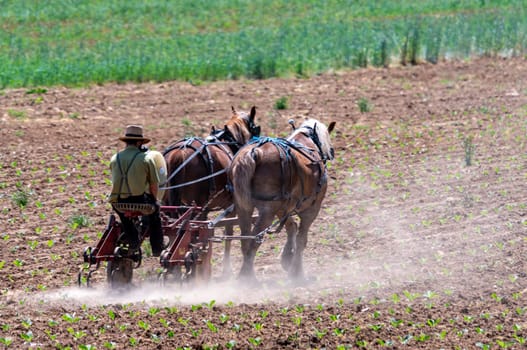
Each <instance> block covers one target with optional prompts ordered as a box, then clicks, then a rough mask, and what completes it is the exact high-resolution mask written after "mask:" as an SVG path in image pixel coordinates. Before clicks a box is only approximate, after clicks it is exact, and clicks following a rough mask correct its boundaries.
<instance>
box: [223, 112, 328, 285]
mask: <svg viewBox="0 0 527 350" xmlns="http://www.w3.org/2000/svg"><path fill="white" fill-rule="evenodd" d="M334 127H335V122H332V123H331V124H330V125H329V127H326V126H325V125H324V124H322V123H321V122H319V121H317V120H315V119H307V120H306V121H304V123H302V125H301V126H300V127H299V128H297V129H295V130H294V131H293V132H292V134H291V135H290V136H289V137H288V138H287V139H277V138H260V139H258V140H255V141H254V142H251V143H249V144H248V145H246V146H244V147H243V148H242V149H240V150H239V151H238V153H237V154H236V156H235V157H234V159H233V161H232V163H231V166H230V167H229V170H228V173H227V174H228V178H229V186H230V189H231V190H232V192H233V195H234V204H235V210H236V213H237V215H238V220H239V225H240V230H241V234H242V235H244V236H249V235H251V236H255V238H256V239H254V240H251V239H244V240H242V241H241V245H242V253H243V262H242V267H241V270H240V275H239V276H240V278H245V279H249V280H256V276H255V272H254V258H255V256H256V251H257V249H258V247H259V245H260V242H261V238H262V236H263V235H264V234H265V232H267V231H268V230H270V229H271V228H272V227H273V226H275V225H277V224H278V225H279V227H278V228H277V230H276V231H280V230H281V229H282V227H283V226H285V227H286V231H287V242H286V244H285V246H284V248H283V250H282V254H281V262H282V267H283V268H284V269H285V270H286V271H288V275H289V277H290V278H291V279H293V280H303V279H304V270H303V266H302V254H303V251H304V249H305V247H306V244H307V234H308V230H309V227H310V226H311V224H312V223H313V221H314V220H315V218H316V217H317V215H318V212H319V210H320V206H321V204H322V200H323V199H324V196H325V194H326V189H327V172H326V164H325V163H326V161H327V160H331V159H333V157H334V151H333V148H332V145H331V142H330V132H331V131H332V130H333V128H334ZM254 208H256V209H257V210H258V219H257V220H256V223H255V224H254V227H253V228H252V230H251V217H252V213H253V211H254ZM295 214H296V215H298V217H299V218H300V225H297V223H296V222H295V220H294V218H293V215H295ZM275 218H276V219H277V220H278V221H276V222H275V224H273V220H274V219H275Z"/></svg>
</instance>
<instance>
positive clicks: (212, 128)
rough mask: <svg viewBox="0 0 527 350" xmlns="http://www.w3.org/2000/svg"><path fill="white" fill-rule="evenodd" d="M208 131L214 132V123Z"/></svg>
mask: <svg viewBox="0 0 527 350" xmlns="http://www.w3.org/2000/svg"><path fill="white" fill-rule="evenodd" d="M210 132H211V133H215V132H216V128H215V127H214V125H213V126H212V127H211V128H210Z"/></svg>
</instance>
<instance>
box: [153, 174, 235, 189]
mask: <svg viewBox="0 0 527 350" xmlns="http://www.w3.org/2000/svg"><path fill="white" fill-rule="evenodd" d="M225 172H227V169H221V170H218V171H216V172H215V173H212V174H210V175H207V176H204V177H200V178H199V179H196V180H193V181H188V182H185V183H182V184H179V185H175V186H168V187H160V188H159V189H160V190H171V189H174V188H180V187H185V186H189V185H193V184H195V183H198V182H201V181H205V180H208V179H211V178H213V177H215V176H218V175H221V174H223V173H225Z"/></svg>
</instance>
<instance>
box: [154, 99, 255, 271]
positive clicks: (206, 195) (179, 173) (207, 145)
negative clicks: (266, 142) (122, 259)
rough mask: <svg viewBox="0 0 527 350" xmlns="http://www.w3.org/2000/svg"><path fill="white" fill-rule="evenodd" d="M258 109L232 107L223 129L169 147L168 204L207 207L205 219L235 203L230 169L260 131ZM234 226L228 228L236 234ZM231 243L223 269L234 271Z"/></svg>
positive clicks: (203, 211) (202, 218)
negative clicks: (256, 118) (229, 175)
mask: <svg viewBox="0 0 527 350" xmlns="http://www.w3.org/2000/svg"><path fill="white" fill-rule="evenodd" d="M255 115H256V108H255V107H252V108H251V111H250V112H249V113H246V112H237V111H236V110H235V109H234V107H232V116H231V118H230V119H229V120H228V121H227V123H226V124H225V126H224V128H223V129H219V130H215V129H213V130H212V132H211V134H210V135H209V136H208V137H207V138H206V139H202V138H199V137H191V138H187V139H183V140H180V141H178V142H175V143H174V144H172V145H170V146H169V147H167V148H166V149H165V151H164V152H163V155H164V157H165V160H166V163H167V172H168V174H169V175H168V179H167V182H166V184H165V185H164V186H162V188H164V189H165V190H166V192H165V196H164V199H163V203H164V204H165V205H173V206H180V205H187V206H190V205H193V204H194V203H195V204H196V205H197V206H200V207H202V208H203V210H202V212H201V215H200V217H199V218H197V219H201V220H205V219H206V218H207V214H208V213H209V212H210V211H215V210H219V209H225V208H227V207H229V206H230V205H232V195H231V194H230V193H229V192H228V191H226V190H225V186H226V183H227V175H226V169H227V167H228V166H229V165H230V163H231V161H232V159H233V156H234V154H236V152H237V151H238V150H239V149H240V147H241V146H243V145H244V144H246V143H247V142H249V141H250V140H251V138H253V137H257V136H259V134H260V127H259V126H257V125H256V124H255V123H254V119H255ZM232 231H233V229H232V226H227V227H226V228H225V234H226V235H232ZM230 243H231V242H230V241H229V240H227V241H225V254H224V260H223V268H224V271H225V273H226V274H228V273H229V272H230V269H231V264H230V247H231V244H230Z"/></svg>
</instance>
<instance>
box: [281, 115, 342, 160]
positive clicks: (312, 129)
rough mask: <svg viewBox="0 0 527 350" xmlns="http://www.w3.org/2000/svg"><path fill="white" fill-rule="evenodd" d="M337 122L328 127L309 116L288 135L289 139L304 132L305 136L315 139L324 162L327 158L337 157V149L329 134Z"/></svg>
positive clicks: (314, 141)
mask: <svg viewBox="0 0 527 350" xmlns="http://www.w3.org/2000/svg"><path fill="white" fill-rule="evenodd" d="M335 124H336V122H331V123H330V124H329V126H328V127H326V125H324V124H323V123H321V122H320V121H318V120H316V119H313V118H308V119H306V120H305V121H304V122H303V123H302V125H300V126H299V127H298V128H296V129H295V130H294V131H293V133H292V134H291V135H290V136H289V137H288V139H289V140H292V139H294V138H295V136H296V135H298V134H300V133H302V134H304V135H305V136H307V137H309V138H310V139H311V140H313V143H314V144H315V145H316V146H317V148H318V152H319V154H320V158H322V160H323V161H324V162H326V161H327V160H332V159H333V158H335V149H334V148H333V145H332V144H331V139H330V137H329V135H330V134H331V132H332V131H333V129H334V128H335Z"/></svg>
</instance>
